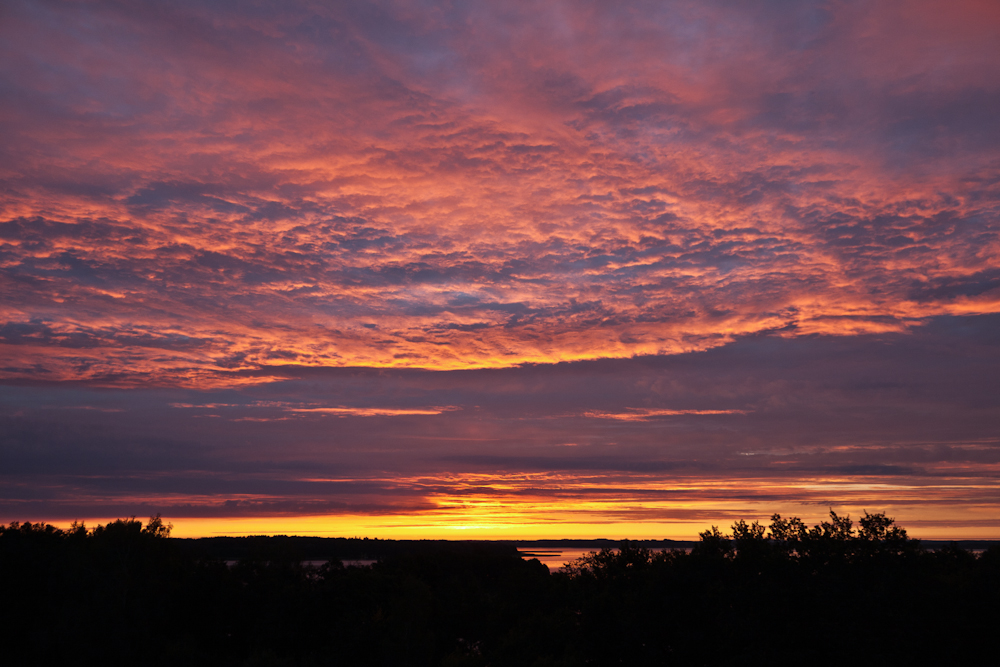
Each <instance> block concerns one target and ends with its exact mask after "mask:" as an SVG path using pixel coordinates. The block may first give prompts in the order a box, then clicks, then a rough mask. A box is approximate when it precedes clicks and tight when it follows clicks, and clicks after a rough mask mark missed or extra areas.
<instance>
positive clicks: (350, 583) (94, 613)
mask: <svg viewBox="0 0 1000 667" xmlns="http://www.w3.org/2000/svg"><path fill="white" fill-rule="evenodd" d="M168 533H169V527H168V526H165V525H164V524H163V522H162V521H161V520H160V519H159V517H155V518H153V519H151V520H150V521H149V523H147V524H146V525H145V526H143V525H142V523H141V522H139V521H136V520H134V519H129V520H121V521H115V522H112V523H111V524H109V525H107V526H99V527H98V528H96V529H94V530H87V529H86V528H84V527H83V526H74V527H73V528H72V529H70V530H68V531H61V530H58V529H55V528H53V527H51V526H46V525H42V524H30V523H25V524H18V523H13V524H11V525H10V526H8V527H0V575H2V577H3V586H2V598H0V634H2V646H3V658H2V662H3V664H10V665H20V664H24V665H41V664H107V665H115V664H121V665H126V664H127V665H147V664H148V665H160V664H162V665H175V664H184V665H202V664H204V665H289V666H291V665H303V666H304V665H393V666H396V665H470V666H471V665H518V666H520V665H527V666H530V665H585V664H590V665H633V664H635V665H640V664H642V665H669V664H678V665H716V664H733V663H749V664H753V663H776V662H781V663H785V662H794V663H796V664H810V665H826V664H831V665H832V664H844V663H856V664H876V663H880V664H902V663H904V662H910V663H913V664H932V663H934V662H939V663H941V664H956V663H962V662H967V663H976V662H977V661H979V660H981V659H982V656H984V655H992V653H993V647H994V641H995V640H994V639H993V637H994V636H995V629H996V627H998V624H1000V550H998V549H997V548H995V547H994V548H991V549H989V550H987V551H986V552H984V553H982V554H979V555H976V554H972V553H969V552H967V551H964V550H962V549H959V548H957V547H952V548H947V549H943V550H938V551H933V552H932V551H925V550H923V549H922V548H921V547H920V545H919V543H918V542H917V541H916V540H911V539H909V538H908V537H907V535H906V532H905V531H904V530H902V529H901V528H899V527H897V526H895V524H894V523H893V521H892V520H891V519H888V518H886V517H885V516H884V515H882V514H874V515H869V514H866V515H865V516H864V517H863V518H862V519H861V520H860V521H859V526H858V528H857V529H856V530H855V528H854V525H853V523H852V522H851V521H850V520H849V519H847V518H844V517H839V516H837V515H836V514H834V513H832V512H831V516H830V521H827V522H823V523H821V524H820V525H818V526H814V527H812V528H809V527H807V526H805V525H804V524H803V523H802V522H801V521H799V520H798V519H794V518H793V519H782V518H781V517H779V516H777V515H775V516H774V517H772V521H771V524H770V526H769V527H767V528H765V527H764V526H761V525H759V524H757V523H753V524H746V523H744V522H742V521H741V522H737V523H736V524H734V525H733V528H732V533H731V534H730V535H724V534H722V533H720V532H719V531H718V530H717V529H715V528H713V529H712V530H709V531H706V532H704V533H702V535H701V541H700V542H699V543H698V544H697V546H696V547H695V548H694V549H693V550H692V551H691V553H685V552H682V551H667V552H662V551H652V550H650V549H648V548H646V547H644V546H641V545H636V544H634V543H633V544H630V543H623V544H622V545H621V548H620V550H612V549H605V550H603V551H601V552H599V553H594V554H591V555H590V556H587V557H585V558H582V559H580V560H579V561H577V562H576V563H574V564H573V565H572V566H571V567H569V568H567V570H566V571H565V572H560V573H555V574H549V572H548V570H547V569H546V568H545V566H543V565H541V564H540V563H539V562H538V561H536V560H530V561H525V560H522V559H520V558H519V557H517V555H516V553H514V552H513V551H512V550H507V551H505V550H502V549H499V550H498V549H496V548H490V547H489V545H483V546H482V547H481V548H478V547H475V546H474V545H473V546H470V545H468V544H466V545H464V546H463V547H462V548H449V547H448V545H446V544H438V545H431V546H430V547H427V546H425V548H422V549H418V550H416V551H415V552H414V553H405V552H404V551H403V550H399V549H396V550H395V552H394V553H393V555H391V556H389V557H386V558H384V559H383V560H381V561H380V562H378V563H376V564H375V565H373V566H372V567H367V568H357V567H347V568H345V567H343V566H342V565H340V562H339V561H336V560H335V561H331V563H329V564H327V565H324V566H322V567H318V568H314V567H309V566H307V565H304V564H303V563H302V562H301V559H300V557H299V556H298V555H296V554H295V553H293V552H292V551H290V550H287V549H285V550H280V549H279V550H276V551H275V550H272V551H270V552H267V551H266V550H265V551H261V552H260V553H256V554H252V555H248V556H245V557H244V558H243V559H242V560H240V561H239V562H238V563H235V564H227V563H226V562H224V561H222V560H220V559H219V558H218V557H217V555H215V554H211V553H208V554H207V555H206V554H205V553H202V554H198V553H197V550H194V549H192V548H191V547H190V545H188V546H187V547H185V548H181V546H182V544H181V542H180V541H178V540H172V539H168V538H167V535H168Z"/></svg>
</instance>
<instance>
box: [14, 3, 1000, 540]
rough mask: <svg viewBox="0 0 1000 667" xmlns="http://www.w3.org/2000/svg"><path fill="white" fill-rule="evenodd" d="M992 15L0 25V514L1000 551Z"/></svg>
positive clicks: (331, 15)
mask: <svg viewBox="0 0 1000 667" xmlns="http://www.w3.org/2000/svg"><path fill="white" fill-rule="evenodd" d="M998 117H1000V4H998V3H996V2H995V1H994V0H949V1H948V2H944V1H937V0H935V1H924V0H908V1H907V2H902V1H893V0H887V1H885V2H879V3H870V2H862V1H860V0H859V1H856V2H855V1H850V0H845V1H836V2H835V1H830V2H820V1H815V2H813V1H802V2H791V1H786V0H770V1H767V0H756V1H752V2H735V1H731V0H697V1H695V0H692V1H690V2H685V1H666V2H631V1H616V2H584V1H580V2H558V1H546V2H517V1H512V0H505V1H503V2H489V1H482V2H405V1H399V2H341V3H338V2H323V3H316V2H301V1H284V2H253V3H250V2H198V1H182V0H181V1H172V2H148V3H131V2H116V1H114V0H99V1H95V2H82V1H81V2H55V1H45V0H32V1H25V0H9V1H7V2H4V3H3V5H2V6H0V136H2V137H3V141H2V142H0V520H2V521H14V520H19V521H24V520H31V521H40V520H44V521H49V522H52V523H55V524H57V525H68V523H69V522H71V521H74V520H86V521H90V522H91V523H93V522H96V521H104V520H107V519H110V518H115V517H119V516H130V515H137V516H148V515H151V514H155V513H157V512H159V513H161V514H162V515H163V516H164V518H165V519H167V520H168V521H170V522H171V523H173V524H174V534H175V535H179V536H203V535H216V534H248V533H249V534H254V533H287V534H312V535H335V536H355V535H357V536H369V537H396V538H402V537H406V538H409V537H421V538H423V537H427V538H442V537H443V538H452V539H461V538H488V539H514V538H542V537H553V538H557V537H573V538H598V537H608V538H624V537H633V538H655V537H664V538H693V537H694V536H696V534H697V533H698V532H699V531H701V530H703V529H705V528H706V527H707V526H708V525H710V524H717V525H720V526H728V525H729V524H730V523H731V522H732V521H734V520H736V519H741V518H742V519H747V520H753V519H760V520H763V521H766V520H767V518H768V517H769V516H770V515H771V514H772V513H774V512H779V513H781V514H782V515H785V516H787V515H794V516H800V517H802V518H804V519H806V520H808V521H816V520H819V519H821V518H823V516H825V515H826V514H827V513H828V512H829V511H830V510H831V509H833V510H835V511H837V512H839V513H850V514H851V516H852V517H855V518H857V517H858V516H859V515H860V514H861V513H863V512H864V511H869V512H881V511H884V512H887V513H888V514H889V515H890V516H893V517H895V518H896V519H897V521H898V522H899V523H901V524H902V525H904V526H905V527H907V528H908V529H909V530H910V533H911V534H913V535H916V536H918V537H920V536H922V537H926V538H1000V122H997V118H998Z"/></svg>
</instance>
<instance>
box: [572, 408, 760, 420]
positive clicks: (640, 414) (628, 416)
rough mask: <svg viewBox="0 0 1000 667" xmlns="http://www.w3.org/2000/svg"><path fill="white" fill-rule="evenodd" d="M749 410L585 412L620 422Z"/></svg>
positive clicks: (592, 415)
mask: <svg viewBox="0 0 1000 667" xmlns="http://www.w3.org/2000/svg"><path fill="white" fill-rule="evenodd" d="M746 413H747V410H668V409H663V408H626V412H596V411H590V412H584V413H583V416H584V417H590V418H592V419H616V420H618V421H649V420H650V419H654V418H656V417H677V416H680V415H745V414H746Z"/></svg>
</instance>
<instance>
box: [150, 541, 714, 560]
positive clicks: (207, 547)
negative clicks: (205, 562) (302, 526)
mask: <svg viewBox="0 0 1000 667" xmlns="http://www.w3.org/2000/svg"><path fill="white" fill-rule="evenodd" d="M169 539H170V541H171V542H173V543H175V546H176V549H177V550H178V552H179V553H181V554H184V555H185V556H187V557H191V558H216V559H219V560H223V561H238V560H242V559H244V558H250V557H257V556H261V555H268V554H275V555H280V556H281V557H285V558H289V559H292V558H294V559H298V560H301V561H321V560H341V561H345V560H350V561H356V560H382V559H384V558H392V557H396V556H403V555H409V556H418V555H424V554H437V553H440V552H442V551H447V552H448V553H452V554H492V555H495V556H517V555H521V556H525V555H528V556H529V557H530V554H531V552H546V551H554V550H563V549H591V550H593V551H600V550H602V549H617V548H619V547H620V546H621V545H622V544H623V543H624V542H628V543H629V544H631V545H633V546H641V547H645V548H647V549H656V550H666V549H690V548H692V547H694V545H695V544H697V542H687V541H681V540H607V539H596V540H381V539H377V538H373V539H369V538H367V537H365V538H359V537H300V536H293V535H253V536H248V537H200V538H169ZM522 552H528V553H527V554H525V553H522Z"/></svg>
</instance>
